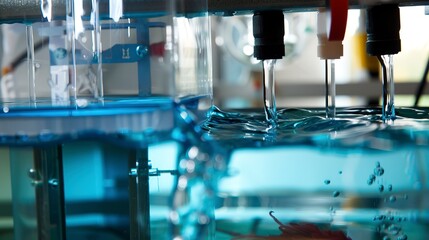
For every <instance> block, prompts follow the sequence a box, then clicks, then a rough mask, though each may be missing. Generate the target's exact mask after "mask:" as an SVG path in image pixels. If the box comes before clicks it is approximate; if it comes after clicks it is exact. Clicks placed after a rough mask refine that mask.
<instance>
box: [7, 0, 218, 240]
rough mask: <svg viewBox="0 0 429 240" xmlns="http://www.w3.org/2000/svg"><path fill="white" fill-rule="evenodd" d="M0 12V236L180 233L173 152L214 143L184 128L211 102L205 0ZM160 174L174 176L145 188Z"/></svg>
mask: <svg viewBox="0 0 429 240" xmlns="http://www.w3.org/2000/svg"><path fill="white" fill-rule="evenodd" d="M0 12H1V13H0V15H1V16H2V17H1V20H0V22H1V23H2V25H1V27H2V31H3V33H4V34H3V36H5V38H4V40H5V41H4V42H5V47H4V48H3V49H4V51H5V52H6V54H4V55H3V57H4V62H3V66H2V67H3V76H2V81H1V82H2V83H1V84H2V96H1V97H2V103H1V104H2V107H1V113H0V115H1V117H0V119H1V120H0V122H1V123H0V125H1V127H0V132H1V139H2V140H1V146H2V148H4V149H5V151H6V154H5V156H3V157H2V158H5V159H2V161H10V173H11V178H10V179H11V183H10V184H11V186H12V189H11V202H9V203H8V204H7V205H6V206H8V207H9V208H8V209H10V210H13V229H12V230H10V229H8V228H6V229H5V231H3V228H2V231H1V232H0V238H1V239H6V238H7V237H8V239H9V238H10V239H12V238H13V239H40V240H42V239H88V238H95V239H151V238H152V239H159V238H165V239H168V238H170V237H171V236H173V235H177V236H182V235H183V236H186V234H187V233H186V231H185V230H183V229H185V227H183V229H182V227H181V225H179V224H176V225H177V226H176V227H175V228H174V231H167V229H170V228H169V227H168V222H170V221H169V213H168V209H169V207H168V206H169V205H171V204H169V202H168V200H169V199H168V198H169V196H170V195H171V194H170V192H172V191H173V190H174V188H173V187H174V181H173V178H172V177H174V176H177V175H178V171H177V170H176V169H177V167H176V166H175V164H174V163H175V162H176V160H177V159H176V158H179V157H183V158H185V157H187V152H188V151H189V148H192V147H193V149H196V148H197V147H198V148H197V149H198V150H199V151H200V152H201V153H204V152H205V151H206V150H204V149H209V147H208V146H209V144H207V146H203V147H199V145H202V144H204V142H205V140H204V138H203V137H201V136H200V135H201V133H200V131H198V129H194V128H192V127H188V125H190V124H196V123H198V122H200V121H201V120H202V119H201V117H202V116H205V114H206V112H207V110H208V108H209V107H210V106H211V101H212V90H211V88H212V84H211V76H210V71H209V70H210V65H211V64H210V56H211V54H210V32H209V19H208V14H207V2H206V1H198V0H197V1H192V3H191V2H189V1H163V0H160V1H128V2H127V1H125V2H123V1H116V0H115V1H73V0H70V1H51V0H48V1H40V2H39V1H36V2H35V1H24V2H22V1H2V2H1V3H0ZM9 36H10V37H9ZM15 36H16V38H15ZM22 46H26V47H25V48H22ZM164 146H167V147H164ZM157 149H164V150H157ZM165 149H167V150H165ZM154 151H155V152H156V151H164V153H163V154H162V155H161V156H155V157H152V156H153V152H154ZM182 151H184V152H182ZM207 151H208V150H207ZM207 155H209V157H210V158H211V157H213V156H215V154H207ZM192 157H194V156H189V157H187V158H190V159H192ZM149 160H151V161H149ZM164 161H165V162H169V163H173V164H172V165H168V164H167V165H165V166H168V167H166V168H159V167H157V166H160V165H159V164H162V163H163V162H164ZM159 162H161V163H159ZM150 163H153V164H154V165H153V167H152V165H151V164H150ZM160 175H163V176H160ZM164 175H167V181H170V185H168V184H167V185H163V188H162V190H161V188H160V187H158V191H156V189H157V188H155V187H150V188H149V181H150V177H153V178H154V179H156V178H157V177H160V178H161V177H164ZM168 175H171V176H172V177H171V178H168ZM2 180H3V179H2ZM207 187H208V186H207ZM153 192H156V193H155V194H152V193H153ZM153 195H155V196H153ZM153 198H155V200H154V199H153ZM183 198H184V199H186V196H183ZM6 203H7V202H6ZM151 204H152V207H151ZM187 206H189V204H188V203H186V201H182V202H180V204H179V203H178V202H176V203H175V205H174V207H175V210H177V211H179V210H181V209H182V208H185V207H187ZM153 209H154V210H153ZM190 209H191V210H192V208H190ZM203 210H205V209H200V214H201V215H209V214H210V209H208V210H207V211H203ZM192 216H194V215H192ZM185 218H186V217H181V218H180V220H181V221H183V220H184V219H185ZM9 220H10V219H9ZM183 222H186V221H183ZM151 224H153V225H151ZM181 224H182V222H181ZM208 225H209V222H207V223H201V224H200V226H201V227H200V228H199V234H200V235H204V234H206V232H207V231H208V230H207V229H208V227H207V226H208ZM151 226H152V227H151ZM154 226H157V227H154ZM158 226H159V227H158ZM195 226H197V225H195ZM154 229H157V231H155V230H154ZM100 230H102V231H100ZM151 231H152V233H151ZM196 232H197V231H196V230H195V231H193V232H192V233H191V234H190V236H193V234H196Z"/></svg>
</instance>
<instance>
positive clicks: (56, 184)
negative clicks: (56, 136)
mask: <svg viewBox="0 0 429 240" xmlns="http://www.w3.org/2000/svg"><path fill="white" fill-rule="evenodd" d="M33 159H34V171H35V172H36V173H38V174H39V176H40V177H41V179H40V184H37V185H36V186H35V187H36V189H35V191H36V214H37V229H38V240H51V239H52V240H65V239H66V229H65V228H66V223H65V209H64V177H63V163H62V161H63V159H62V150H61V146H56V147H43V148H35V149H34V150H33Z"/></svg>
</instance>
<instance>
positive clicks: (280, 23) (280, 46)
mask: <svg viewBox="0 0 429 240" xmlns="http://www.w3.org/2000/svg"><path fill="white" fill-rule="evenodd" d="M284 35H285V26H284V16H283V11H281V10H274V11H260V12H255V14H254V15H253V36H254V37H255V47H254V56H255V57H256V58H257V59H259V60H265V59H281V58H283V57H284V56H285V44H284V40H283V37H284Z"/></svg>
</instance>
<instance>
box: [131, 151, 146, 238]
mask: <svg viewBox="0 0 429 240" xmlns="http://www.w3.org/2000/svg"><path fill="white" fill-rule="evenodd" d="M148 163H149V159H148V149H140V150H135V151H131V152H130V156H129V159H128V166H129V193H130V195H129V199H130V239H131V240H150V201H149V164H148Z"/></svg>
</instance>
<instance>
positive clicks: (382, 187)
mask: <svg viewBox="0 0 429 240" xmlns="http://www.w3.org/2000/svg"><path fill="white" fill-rule="evenodd" d="M378 191H380V192H383V191H384V186H383V184H380V186H378Z"/></svg>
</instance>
